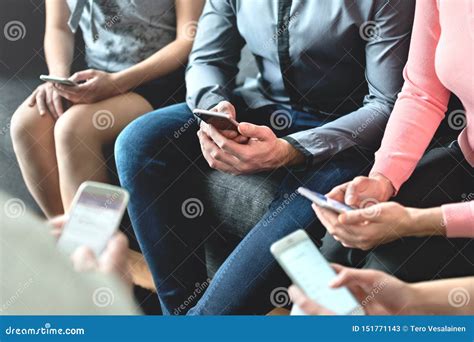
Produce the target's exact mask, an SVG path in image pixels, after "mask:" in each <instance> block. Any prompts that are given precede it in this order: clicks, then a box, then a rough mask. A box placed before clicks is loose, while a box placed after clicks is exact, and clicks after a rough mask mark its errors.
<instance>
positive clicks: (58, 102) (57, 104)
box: [53, 91, 64, 116]
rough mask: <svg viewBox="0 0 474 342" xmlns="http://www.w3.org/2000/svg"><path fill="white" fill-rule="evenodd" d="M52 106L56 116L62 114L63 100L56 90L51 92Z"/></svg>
mask: <svg viewBox="0 0 474 342" xmlns="http://www.w3.org/2000/svg"><path fill="white" fill-rule="evenodd" d="M53 106H54V109H55V110H56V113H57V114H58V116H61V115H63V114H64V108H63V100H62V98H61V96H60V95H59V94H58V93H57V92H56V91H55V92H54V93H53Z"/></svg>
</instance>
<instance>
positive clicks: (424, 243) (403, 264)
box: [321, 142, 474, 282]
mask: <svg viewBox="0 0 474 342" xmlns="http://www.w3.org/2000/svg"><path fill="white" fill-rule="evenodd" d="M473 199H474V169H473V168H472V167H471V166H470V165H469V164H468V163H467V161H466V160H465V159H464V156H463V154H462V152H461V150H460V149H459V146H458V144H457V142H455V143H452V144H451V145H450V146H449V147H436V148H433V149H432V150H430V151H429V152H428V153H426V155H425V156H424V157H423V158H422V159H421V161H420V163H419V164H418V166H417V168H416V169H415V172H414V173H413V175H412V176H411V177H410V179H409V180H408V181H407V182H406V183H405V184H404V185H403V186H402V188H401V189H400V192H399V193H398V195H397V196H396V197H395V198H394V199H393V200H394V201H396V202H399V203H401V204H404V205H405V206H409V207H416V208H431V207H437V206H440V205H442V204H445V203H456V202H462V201H469V200H473ZM473 224H474V223H473ZM473 247H474V245H473V243H472V239H459V238H458V239H447V238H445V237H440V236H427V237H420V238H415V237H408V238H401V239H399V240H396V241H393V242H391V243H388V244H385V245H381V246H378V247H376V248H374V249H372V250H370V251H368V252H364V251H362V250H358V249H348V248H344V247H343V246H342V245H341V244H340V243H339V242H337V241H335V240H334V239H333V238H332V236H331V235H329V234H327V236H325V237H324V239H323V246H322V248H321V251H322V252H323V254H324V255H325V256H326V258H328V259H329V260H331V261H333V262H337V263H340V264H344V265H347V266H352V267H358V268H360V267H363V268H373V269H379V270H382V271H385V272H388V273H390V274H393V275H395V276H397V277H398V278H400V279H403V280H406V281H410V282H414V281H422V280H430V279H438V278H451V277H460V276H468V275H471V276H472V275H473V274H474V248H473Z"/></svg>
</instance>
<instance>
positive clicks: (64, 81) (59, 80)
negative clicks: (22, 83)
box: [40, 75, 77, 87]
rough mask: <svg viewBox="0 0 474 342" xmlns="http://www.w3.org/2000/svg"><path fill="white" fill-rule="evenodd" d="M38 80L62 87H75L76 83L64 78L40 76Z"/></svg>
mask: <svg viewBox="0 0 474 342" xmlns="http://www.w3.org/2000/svg"><path fill="white" fill-rule="evenodd" d="M40 80H41V81H43V82H51V83H58V84H62V85H65V86H70V87H74V86H77V83H76V82H74V81H71V80H70V79H68V78H64V77H55V76H49V75H41V76H40Z"/></svg>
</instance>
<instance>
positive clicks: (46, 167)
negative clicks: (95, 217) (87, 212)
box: [11, 101, 63, 217]
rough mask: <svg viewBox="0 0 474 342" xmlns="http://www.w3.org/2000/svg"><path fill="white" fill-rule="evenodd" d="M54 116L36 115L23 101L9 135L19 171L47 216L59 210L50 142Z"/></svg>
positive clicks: (56, 176) (56, 177)
mask: <svg viewBox="0 0 474 342" xmlns="http://www.w3.org/2000/svg"><path fill="white" fill-rule="evenodd" d="M54 123H55V122H54V120H53V118H52V117H51V116H50V115H47V114H46V115H44V116H40V115H39V112H38V109H37V107H36V106H35V107H29V106H28V103H27V102H26V101H25V102H24V103H23V104H22V105H21V106H20V107H19V108H18V109H17V110H16V112H15V114H13V117H12V121H11V136H12V140H13V148H14V150H15V153H16V156H17V159H18V163H19V165H20V169H21V173H22V175H23V178H24V180H25V183H26V186H27V187H28V190H29V191H30V193H31V195H32V196H33V198H34V199H35V200H36V202H37V203H38V205H39V206H40V208H41V209H42V210H43V212H44V213H45V215H46V216H47V217H53V216H56V215H60V214H62V213H63V205H62V201H61V194H60V191H59V175H58V168H57V162H56V151H55V145H54V133H53V132H54Z"/></svg>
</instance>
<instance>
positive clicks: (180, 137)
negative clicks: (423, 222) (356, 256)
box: [115, 101, 371, 315]
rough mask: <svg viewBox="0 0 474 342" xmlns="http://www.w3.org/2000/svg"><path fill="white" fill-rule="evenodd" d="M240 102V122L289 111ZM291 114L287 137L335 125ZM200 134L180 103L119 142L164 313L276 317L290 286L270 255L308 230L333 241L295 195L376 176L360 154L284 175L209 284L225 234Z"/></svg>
mask: <svg viewBox="0 0 474 342" xmlns="http://www.w3.org/2000/svg"><path fill="white" fill-rule="evenodd" d="M234 103H235V104H236V107H237V112H238V119H239V120H240V121H249V122H253V123H256V124H260V125H267V126H269V127H271V123H270V119H271V115H272V113H274V112H275V111H276V110H279V109H282V108H281V107H278V106H267V107H263V108H260V109H258V110H252V109H249V108H247V107H246V106H245V105H244V104H243V103H242V102H241V101H237V102H234ZM289 113H290V115H291V120H290V121H291V122H292V124H291V125H290V126H289V127H286V128H284V129H280V130H278V129H275V130H274V131H275V134H277V135H278V136H280V137H281V136H285V135H288V134H290V133H293V132H296V131H301V130H305V129H308V128H313V127H317V126H320V125H321V124H323V122H324V120H327V117H326V116H322V115H317V114H310V113H304V112H299V111H294V110H291V111H289ZM277 127H279V128H281V126H277ZM197 129H198V126H197V123H196V121H195V120H194V119H193V117H192V114H191V111H190V110H189V109H188V107H187V106H186V104H180V105H175V106H171V107H167V108H163V109H160V110H157V111H154V112H152V113H149V114H146V115H144V116H142V117H140V118H138V119H137V120H135V121H134V122H133V123H131V124H130V125H129V126H128V127H127V128H126V129H125V130H124V131H123V132H122V133H121V134H120V136H119V137H118V139H117V142H116V150H115V154H116V160H117V167H118V172H119V177H120V181H121V184H122V186H123V187H125V188H126V189H128V190H129V192H130V195H131V200H130V204H129V214H130V218H131V221H132V224H133V227H134V230H135V233H136V235H137V238H138V241H139V243H140V246H141V249H142V252H143V254H144V256H145V258H146V260H147V262H148V265H149V267H150V269H151V272H152V274H153V279H154V282H155V285H156V287H157V289H158V294H159V298H160V301H161V304H162V307H163V311H164V313H165V314H186V313H187V312H188V310H189V309H190V308H191V307H192V309H191V310H190V311H189V314H216V315H217V314H253V313H266V312H267V311H268V310H269V309H270V308H271V307H272V298H270V293H271V292H272V290H273V289H274V288H275V287H276V286H277V285H278V284H280V283H281V284H282V285H288V279H287V278H286V276H285V275H284V274H283V272H282V271H281V270H280V268H279V267H278V265H277V264H276V262H275V260H274V258H273V257H272V255H271V254H270V245H271V244H272V243H273V242H275V241H276V240H278V239H280V238H282V237H284V236H285V235H287V234H289V233H291V232H293V231H294V230H296V229H300V228H303V229H307V231H308V232H309V233H310V234H311V236H312V237H313V238H314V239H315V241H317V242H318V241H320V239H321V238H322V237H323V235H324V233H325V230H324V228H323V227H321V226H320V225H319V224H317V221H316V220H315V215H314V212H313V211H312V209H311V206H310V203H309V201H307V200H306V199H304V198H302V197H301V196H299V195H297V194H296V193H295V190H296V189H297V188H298V187H299V186H301V185H304V186H307V187H309V188H311V189H314V190H317V191H319V192H322V193H325V192H327V191H329V190H330V189H332V188H333V187H334V186H335V185H337V184H340V183H342V182H345V181H347V180H350V179H352V178H353V177H354V176H356V175H359V174H363V173H365V172H367V171H368V169H369V168H370V164H371V163H370V161H369V160H368V159H367V156H366V155H365V154H364V153H363V152H362V151H359V150H358V149H355V148H353V149H350V150H347V151H345V152H344V153H340V154H339V155H338V156H336V157H334V158H332V159H330V160H327V161H326V162H324V163H321V164H319V165H316V166H314V167H312V168H310V169H309V170H305V171H301V170H300V171H296V170H287V169H280V170H277V171H276V172H282V173H283V177H282V179H283V180H282V183H281V185H280V188H279V191H278V195H277V196H276V198H275V200H274V201H273V202H272V203H271V205H270V206H269V209H268V211H267V213H266V214H265V215H264V216H263V217H262V219H261V220H260V221H259V222H258V224H257V225H256V226H255V227H254V228H253V229H252V231H251V232H250V233H249V234H248V235H247V236H246V237H245V238H244V239H243V241H242V242H241V243H240V244H239V245H238V246H237V248H236V249H235V250H234V251H233V253H232V254H231V255H230V256H229V257H228V259H227V260H226V261H225V263H224V264H223V265H222V266H221V268H220V269H219V271H218V272H217V274H216V275H215V277H214V279H213V280H212V282H211V283H210V285H209V284H208V280H207V273H206V264H205V263H206V260H205V253H204V243H205V242H206V240H207V238H208V237H209V236H210V234H212V233H213V230H214V229H216V228H213V227H211V226H210V224H209V220H208V217H207V213H206V203H205V202H203V200H202V199H200V198H199V193H198V190H197V189H198V187H197V186H195V184H196V183H195V182H202V179H203V177H206V171H208V170H209V167H208V166H207V164H206V163H205V160H204V159H203V157H202V154H201V150H200V145H199V142H198V139H197V136H196V131H197ZM242 214H243V215H245V213H242ZM275 284H276V285H275ZM208 285H209V286H208ZM204 288H207V290H206V291H205V293H204V295H203V294H202V293H203V292H204V291H203V289H204Z"/></svg>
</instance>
